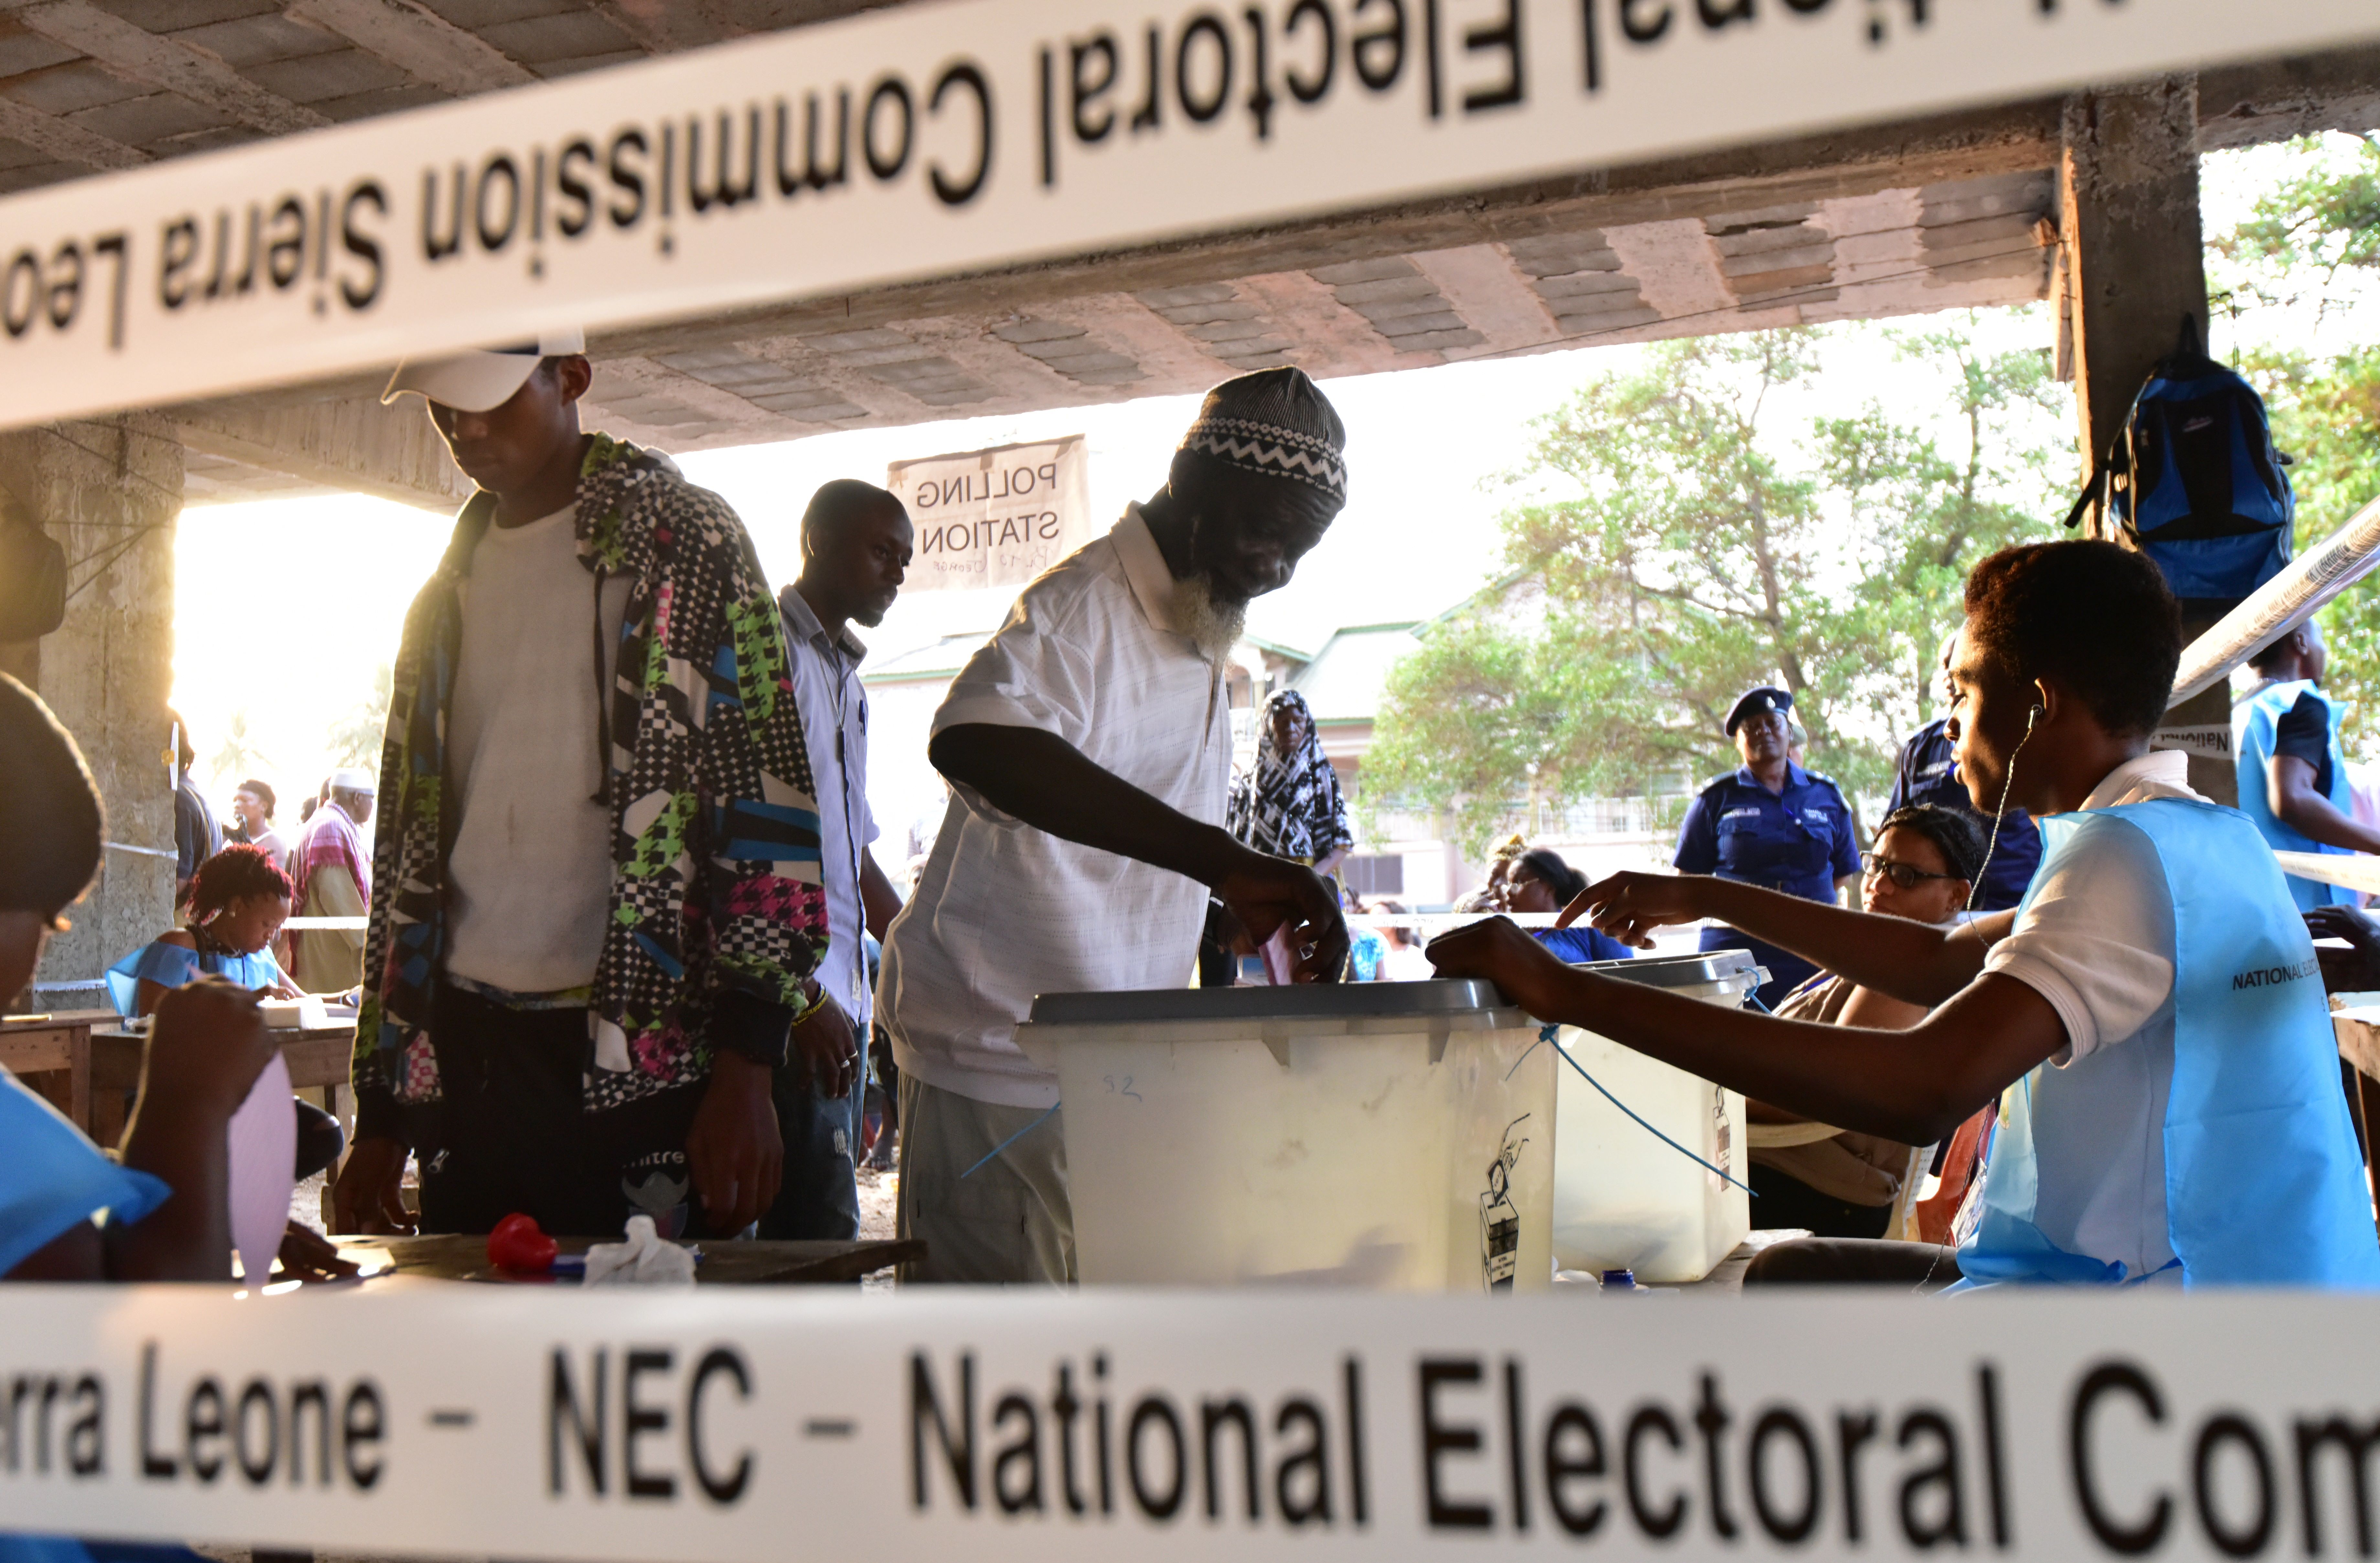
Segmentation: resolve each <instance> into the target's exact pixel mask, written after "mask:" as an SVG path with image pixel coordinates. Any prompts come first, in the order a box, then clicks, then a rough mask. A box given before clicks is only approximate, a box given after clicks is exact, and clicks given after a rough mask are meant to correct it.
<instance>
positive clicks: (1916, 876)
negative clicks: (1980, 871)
mask: <svg viewBox="0 0 2380 1563" xmlns="http://www.w3.org/2000/svg"><path fill="white" fill-rule="evenodd" d="M1860 867H1861V869H1862V870H1863V871H1864V872H1865V874H1866V875H1867V877H1868V878H1871V879H1873V878H1878V877H1879V876H1881V877H1882V878H1888V879H1890V880H1891V881H1892V882H1893V883H1894V884H1896V885H1898V886H1900V888H1901V889H1902V890H1915V889H1916V888H1917V881H1918V880H1920V879H1963V878H1966V876H1965V875H1963V874H1929V873H1927V872H1926V871H1925V869H1923V868H1920V867H1918V866H1916V865H1915V864H1913V863H1896V862H1894V861H1893V860H1892V859H1891V858H1889V857H1878V856H1877V855H1876V854H1874V853H1872V852H1864V853H1861V854H1860Z"/></svg>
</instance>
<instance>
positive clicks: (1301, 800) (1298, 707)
mask: <svg viewBox="0 0 2380 1563" xmlns="http://www.w3.org/2000/svg"><path fill="white" fill-rule="evenodd" d="M1223 829H1224V830H1228V831H1230V832H1231V834H1232V836H1233V838H1234V839H1235V840H1237V841H1239V842H1243V843H1245V845H1247V846H1250V847H1253V848H1255V849H1256V850H1257V851H1258V852H1261V853H1269V854H1271V855H1272V856H1275V857H1286V858H1291V859H1293V860H1294V861H1296V862H1299V863H1303V864H1305V865H1306V866H1308V867H1310V868H1312V869H1313V870H1314V871H1315V872H1316V873H1318V874H1322V875H1328V874H1329V873H1330V871H1331V870H1332V869H1334V868H1336V867H1338V866H1339V861H1340V859H1342V858H1343V857H1345V856H1346V855H1347V850H1348V848H1350V847H1352V846H1354V844H1355V833H1354V831H1353V830H1349V829H1348V828H1347V800H1346V799H1345V798H1344V797H1342V795H1341V794H1340V792H1339V773H1338V772H1337V771H1335V770H1332V769H1330V760H1328V759H1326V758H1324V757H1323V754H1322V740H1321V739H1320V738H1319V737H1318V736H1317V735H1316V733H1315V731H1314V713H1313V712H1312V711H1311V710H1309V709H1306V704H1305V696H1303V695H1300V694H1298V693H1297V692H1296V691H1295V690H1293V689H1284V690H1282V691H1281V693H1279V694H1277V695H1275V696H1274V697H1272V698H1271V699H1269V700H1267V701H1266V702H1265V709H1264V721H1263V722H1262V724H1261V725H1260V726H1259V727H1258V729H1257V758H1256V764H1255V765H1253V766H1251V767H1249V768H1248V769H1246V770H1244V771H1242V772H1240V773H1239V774H1238V775H1237V776H1234V777H1233V778H1232V795H1231V799H1230V801H1229V803H1228V804H1227V805H1226V806H1225V807H1224V811H1223ZM1283 939H1284V936H1283V935H1280V934H1276V935H1274V936H1273V939H1272V941H1271V942H1270V943H1269V944H1268V945H1267V946H1266V947H1265V948H1264V949H1263V950H1261V951H1258V953H1259V954H1260V955H1262V956H1263V958H1264V969H1265V970H1266V972H1267V973H1269V975H1271V978H1272V980H1273V981H1274V982H1276V983H1281V982H1286V981H1288V980H1289V977H1288V972H1289V968H1290V964H1291V963H1290V956H1289V950H1288V947H1287V945H1286V943H1285V942H1283ZM1351 953H1352V952H1351Z"/></svg>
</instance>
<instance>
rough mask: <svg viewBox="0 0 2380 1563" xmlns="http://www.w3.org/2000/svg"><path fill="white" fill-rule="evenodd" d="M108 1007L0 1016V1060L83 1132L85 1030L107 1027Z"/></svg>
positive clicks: (87, 1109) (112, 1019) (87, 1115)
mask: <svg viewBox="0 0 2380 1563" xmlns="http://www.w3.org/2000/svg"><path fill="white" fill-rule="evenodd" d="M119 1019H120V1017H119V1016H118V1015H117V1014H116V1012H115V1011H114V1010H60V1011H55V1012H52V1013H49V1014H43V1015H0V1064H6V1066H7V1067H8V1069H9V1071H10V1072H12V1073H14V1074H18V1075H20V1076H23V1077H25V1084H27V1085H29V1086H30V1087H31V1088H32V1089H33V1090H35V1091H36V1092H39V1093H40V1094H41V1095H42V1097H46V1098H48V1100H49V1101H50V1103H51V1105H53V1106H54V1107H55V1108H56V1109H58V1110H59V1111H60V1112H63V1113H65V1114H66V1115H67V1117H68V1118H69V1119H71V1120H73V1121H74V1122H75V1124H76V1125H77V1126H78V1127H79V1128H80V1129H82V1130H83V1131H84V1132H85V1133H89V1132H90V1129H91V1032H92V1031H93V1029H95V1028H98V1027H113V1026H115V1025H116V1024H118V1022H119Z"/></svg>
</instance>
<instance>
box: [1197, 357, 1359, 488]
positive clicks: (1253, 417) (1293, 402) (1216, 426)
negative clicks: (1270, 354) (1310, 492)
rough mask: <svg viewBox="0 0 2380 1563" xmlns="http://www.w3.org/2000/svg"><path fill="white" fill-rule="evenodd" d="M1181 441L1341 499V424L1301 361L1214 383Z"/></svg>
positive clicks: (1344, 477) (1344, 441)
mask: <svg viewBox="0 0 2380 1563" xmlns="http://www.w3.org/2000/svg"><path fill="white" fill-rule="evenodd" d="M1182 448H1183V449H1184V450H1185V451H1196V452H1197V453H1198V454H1201V455H1208V456H1212V457H1214V458H1215V459H1216V460H1217V461H1220V462H1224V463H1226V464H1228V465H1230V466H1236V467H1240V468H1242V469H1244V470H1245V471H1249V472H1260V473H1262V474H1264V476H1266V477H1268V478H1288V479H1294V480H1295V481H1297V482H1300V483H1306V484H1310V485H1312V486H1313V487H1315V488H1318V489H1319V490H1321V491H1323V492H1324V493H1326V494H1329V495H1330V497H1331V498H1333V499H1335V500H1338V501H1340V502H1341V503H1345V502H1346V499H1347V461H1346V450H1347V429H1346V426H1345V425H1344V424H1342V423H1341V422H1340V421H1339V414H1338V413H1337V411H1336V410H1334V409H1333V408H1332V407H1331V406H1330V399H1329V398H1328V397H1326V396H1324V395H1323V394H1322V388H1321V387H1320V386H1318V385H1317V384H1315V383H1314V382H1313V381H1312V380H1311V379H1310V378H1308V377H1307V375H1306V372H1305V370H1301V369H1288V368H1283V369H1269V370H1257V372H1256V373H1254V374H1244V375H1242V376H1240V377H1239V378H1238V379H1237V380H1227V381H1225V382H1223V383H1221V384H1220V385H1218V386H1216V387H1215V388H1214V389H1213V390H1212V391H1209V392H1208V393H1207V400H1206V401H1205V402H1204V403H1202V404H1201V405H1200V406H1199V408H1198V418H1197V421H1196V422H1195V423H1193V424H1191V425H1190V432H1189V433H1187V434H1185V435H1184V436H1183V437H1182Z"/></svg>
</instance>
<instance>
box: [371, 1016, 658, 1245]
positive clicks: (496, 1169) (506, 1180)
mask: <svg viewBox="0 0 2380 1563" xmlns="http://www.w3.org/2000/svg"><path fill="white" fill-rule="evenodd" d="M430 1034H431V1036H432V1037H434V1038H435V1039H436V1042H437V1047H438V1076H439V1085H440V1087H441V1091H442V1093H443V1097H444V1100H443V1101H442V1102H441V1103H440V1104H439V1108H438V1111H437V1113H436V1115H435V1119H434V1125H435V1126H434V1128H433V1129H432V1130H431V1133H430V1134H429V1135H428V1136H427V1137H426V1139H425V1141H424V1142H422V1143H419V1144H418V1154H419V1157H420V1158H421V1230H423V1231H425V1232H484V1231H487V1230H490V1229H492V1227H494V1226H495V1224H496V1223H497V1222H499V1221H501V1220H503V1219H504V1218H505V1217H507V1216H510V1215H513V1214H514V1213H516V1212H519V1213H522V1214H526V1215H529V1216H533V1217H535V1218H537V1224H538V1225H539V1226H540V1227H542V1228H543V1229H544V1230H546V1231H547V1232H548V1233H550V1234H552V1235H553V1236H556V1237H592V1238H601V1239H606V1240H610V1239H615V1238H617V1237H619V1236H620V1234H621V1231H622V1230H623V1229H624V1228H625V1226H626V1225H627V1220H628V1218H629V1217H630V1216H634V1215H647V1216H650V1217H651V1218H653V1226H654V1228H655V1229H656V1230H658V1231H659V1232H660V1233H661V1235H662V1237H665V1238H674V1237H682V1236H686V1235H688V1234H690V1233H693V1232H695V1231H698V1230H700V1224H699V1220H698V1217H699V1215H700V1211H699V1208H698V1201H697V1198H696V1195H695V1193H694V1184H693V1180H692V1178H691V1177H690V1176H689V1175H688V1171H687V1163H686V1133H687V1131H688V1130H689V1129H691V1128H692V1127H693V1124H694V1113H695V1109H696V1108H697V1107H698V1106H699V1105H700V1104H701V1100H702V1093H703V1087H702V1086H701V1085H699V1084H696V1085H690V1086H685V1087H681V1088H679V1089H677V1090H674V1091H665V1092H662V1093H660V1094H658V1095H655V1096H651V1097H645V1098H644V1099H642V1100H640V1101H637V1102H632V1103H630V1104H629V1105H627V1106H625V1107H622V1108H615V1109H607V1110H605V1111H603V1112H600V1113H589V1111H588V1110H587V1109H586V1105H585V1100H584V1095H583V1077H584V1075H585V1072H586V1070H587V1067H588V1062H589V1058H588V1052H589V1042H588V1032H587V1012H586V1011H585V1010H583V1009H578V1010H509V1009H506V1008H504V1006H503V1005H501V1004H495V1003H492V1002H490V1001H489V1000H485V999H482V998H480V996H479V995H477V994H475V993H468V992H465V991H464V990H462V989H460V988H455V987H441V988H440V990H439V992H438V995H437V998H436V1000H435V1008H434V1010H433V1012H432V1017H431V1032H430Z"/></svg>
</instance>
